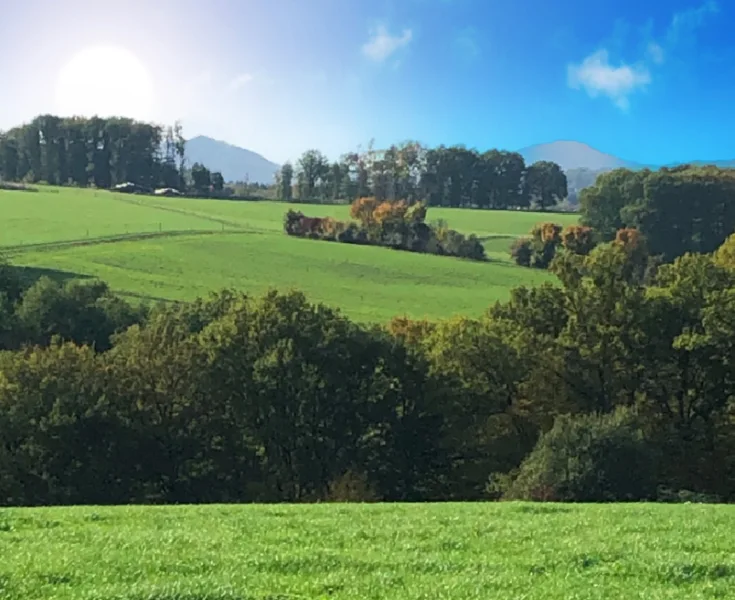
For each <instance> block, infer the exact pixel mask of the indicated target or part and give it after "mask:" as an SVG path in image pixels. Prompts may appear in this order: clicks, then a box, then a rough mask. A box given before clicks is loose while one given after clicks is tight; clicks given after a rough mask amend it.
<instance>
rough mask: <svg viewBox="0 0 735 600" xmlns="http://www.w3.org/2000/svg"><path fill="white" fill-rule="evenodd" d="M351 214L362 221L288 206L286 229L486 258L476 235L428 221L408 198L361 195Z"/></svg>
mask: <svg viewBox="0 0 735 600" xmlns="http://www.w3.org/2000/svg"><path fill="white" fill-rule="evenodd" d="M350 214H351V216H352V218H353V219H355V220H357V221H359V222H357V223H356V222H352V223H347V222H341V221H336V220H334V219H333V218H331V217H325V218H318V217H307V216H305V215H304V214H303V213H301V212H296V211H293V210H289V211H288V212H287V213H286V215H285V216H284V220H283V229H284V231H285V232H286V233H287V234H288V235H293V236H297V237H306V238H310V239H317V240H326V241H337V242H343V243H346V244H369V245H373V246H384V247H388V248H393V249H396V250H407V251H410V252H423V253H430V254H442V255H446V256H457V257H459V258H469V259H471V260H480V261H481V260H485V247H484V246H483V245H482V242H480V240H479V239H478V238H477V237H475V236H474V235H470V236H464V235H462V234H461V233H459V232H458V231H454V230H453V229H449V228H448V227H447V226H446V223H439V224H437V225H435V226H429V225H427V224H426V223H425V222H424V220H425V219H426V207H425V206H424V205H423V204H414V205H412V206H409V205H408V204H407V203H406V202H405V201H398V202H388V201H386V202H382V203H378V202H377V201H376V200H375V198H361V199H359V200H356V201H355V202H353V204H352V208H351V212H350Z"/></svg>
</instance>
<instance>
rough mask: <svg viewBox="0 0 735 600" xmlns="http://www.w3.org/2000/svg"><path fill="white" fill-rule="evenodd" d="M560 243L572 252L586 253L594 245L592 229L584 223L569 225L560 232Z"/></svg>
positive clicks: (590, 250)
mask: <svg viewBox="0 0 735 600" xmlns="http://www.w3.org/2000/svg"><path fill="white" fill-rule="evenodd" d="M561 244H562V246H564V248H566V249H567V250H569V251H570V252H574V254H582V255H587V254H589V253H590V252H592V249H593V248H594V247H595V236H594V231H593V230H592V228H591V227H585V226H584V225H569V227H567V228H566V229H564V231H562V233H561Z"/></svg>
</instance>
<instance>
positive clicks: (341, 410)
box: [0, 235, 735, 505]
mask: <svg viewBox="0 0 735 600" xmlns="http://www.w3.org/2000/svg"><path fill="white" fill-rule="evenodd" d="M643 248H645V244H640V243H637V242H636V243H632V242H631V240H628V239H626V238H619V239H617V240H616V241H613V242H607V243H602V244H600V245H598V246H597V247H596V248H594V249H593V250H592V251H591V252H590V253H589V254H587V255H581V254H577V253H574V252H571V251H567V250H566V249H565V248H561V249H560V250H559V251H558V252H557V254H556V256H555V258H554V259H553V261H552V264H551V266H550V269H551V270H552V272H553V273H554V274H555V275H556V277H557V281H556V282H555V283H547V284H544V285H541V286H538V287H519V288H517V289H515V290H513V291H512V293H511V296H510V299H509V300H508V301H506V302H499V303H496V304H495V305H493V306H491V307H489V309H488V311H487V312H486V314H484V315H482V316H479V317H477V318H454V319H448V320H443V321H438V322H428V321H422V320H412V319H409V318H396V319H394V320H393V321H392V322H390V323H389V324H387V325H384V326H378V325H363V324H357V323H354V322H352V321H350V320H349V319H348V318H346V317H345V316H344V315H342V314H341V313H340V312H339V311H338V310H334V309H332V308H329V307H326V306H323V305H320V304H314V303H311V302H309V301H308V300H307V299H306V298H305V297H304V296H303V295H302V294H300V293H298V292H292V293H287V294H282V293H277V292H270V293H267V294H265V295H264V296H261V297H251V296H248V295H245V294H241V293H236V292H232V291H222V292H220V293H218V294H214V295H212V296H211V297H210V298H208V299H202V300H198V301H196V302H194V303H191V304H184V305H161V306H153V307H149V308H144V309H138V308H133V307H131V306H130V305H128V304H127V303H126V302H124V301H123V300H120V299H118V298H116V297H114V296H113V295H112V294H110V292H109V290H108V289H107V287H106V286H104V284H100V283H96V282H86V281H82V282H79V281H71V282H65V283H59V282H54V281H51V280H49V279H40V280H38V281H35V282H32V281H27V280H26V279H24V278H23V277H21V275H22V273H19V270H18V269H16V268H13V267H8V266H5V267H3V268H2V269H0V286H1V288H0V289H2V293H1V294H0V344H2V348H3V349H4V350H3V351H2V352H0V411H1V412H0V414H2V419H0V503H1V504H5V505H18V504H28V505H39V504H82V503H83V504H108V503H116V504H119V503H128V502H139V503H158V502H255V501H259V502H280V501H295V502H306V501H320V500H321V501H328V500H393V501H401V500H417V501H420V500H477V499H497V498H526V499H534V500H584V501H602V500H639V499H651V500H657V499H658V500H671V499H677V498H689V499H692V498H695V499H696V498H701V499H710V500H716V499H720V500H734V499H735V367H734V366H733V362H732V359H733V356H735V346H734V344H735V321H733V318H732V317H733V315H735V235H732V236H731V237H730V238H729V239H728V240H727V241H726V242H725V243H724V244H723V245H722V246H721V247H720V248H719V249H718V250H717V251H716V252H714V253H708V254H702V253H687V254H685V255H683V256H681V257H679V258H677V259H676V260H674V261H673V262H671V263H669V264H665V265H662V266H660V267H659V269H658V270H657V271H656V273H655V275H653V276H652V277H650V278H646V276H645V273H644V268H643V266H644V265H645V264H646V256H645V254H644V253H643V251H642V249H643Z"/></svg>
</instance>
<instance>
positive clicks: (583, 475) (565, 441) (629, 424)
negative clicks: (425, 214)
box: [507, 411, 656, 502]
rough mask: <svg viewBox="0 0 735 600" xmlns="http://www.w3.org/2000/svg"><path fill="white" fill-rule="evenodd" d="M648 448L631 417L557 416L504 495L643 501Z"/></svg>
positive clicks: (649, 469)
mask: <svg viewBox="0 0 735 600" xmlns="http://www.w3.org/2000/svg"><path fill="white" fill-rule="evenodd" d="M655 494H656V473H655V465H654V464H653V460H652V451H651V448H650V447H649V445H647V444H646V441H645V439H644V436H643V432H642V431H641V429H640V428H639V427H638V426H637V425H636V423H635V419H634V418H633V416H632V415H630V414H629V413H628V412H625V411H618V412H616V413H614V414H611V415H579V416H575V417H572V416H567V415H565V416H560V417H558V418H557V419H556V421H555V422H554V426H553V427H552V429H551V430H550V431H548V432H547V433H546V434H544V435H543V436H542V437H541V438H540V439H539V442H538V444H537V445H536V447H535V448H534V450H533V452H531V453H530V454H529V456H528V457H527V458H526V459H525V460H524V461H523V464H522V465H521V467H520V470H519V474H518V477H517V478H516V479H515V481H514V482H513V483H512V485H511V487H510V490H509V491H508V494H507V496H508V497H509V498H516V499H524V500H543V501H553V502H559V501H566V502H569V501H572V502H614V501H631V500H649V499H652V498H654V497H655Z"/></svg>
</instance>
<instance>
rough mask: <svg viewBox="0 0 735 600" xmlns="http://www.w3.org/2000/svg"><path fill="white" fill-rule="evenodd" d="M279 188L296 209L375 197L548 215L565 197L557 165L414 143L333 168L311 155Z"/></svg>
mask: <svg viewBox="0 0 735 600" xmlns="http://www.w3.org/2000/svg"><path fill="white" fill-rule="evenodd" d="M294 176H295V182H294ZM294 183H295V185H294ZM277 187H278V193H279V197H280V198H282V199H284V200H290V199H291V198H293V197H294V190H295V192H296V194H295V196H296V197H297V198H298V200H299V201H301V202H338V201H347V202H352V201H354V200H356V199H359V198H365V197H374V198H376V199H377V200H378V201H379V202H383V201H386V200H388V201H395V200H399V199H405V200H407V201H408V202H409V203H414V202H417V201H423V202H426V203H427V204H428V205H429V206H449V207H456V208H460V207H472V208H492V209H507V208H531V207H533V208H537V209H539V210H547V209H549V208H552V207H553V206H555V205H556V204H557V203H559V202H560V201H562V200H564V199H565V198H566V196H567V180H566V176H565V174H564V172H563V171H562V170H561V168H560V167H559V165H557V164H555V163H552V162H546V161H542V162H537V163H535V164H532V165H526V164H525V162H524V160H523V157H522V156H521V155H520V154H518V153H516V152H505V151H499V150H489V151H487V152H479V151H477V150H474V149H467V148H464V147H462V146H452V147H445V146H439V147H438V148H425V147H424V146H422V145H421V144H419V143H418V142H405V143H403V144H398V145H393V146H391V147H390V148H388V149H387V150H383V151H377V150H374V149H373V148H372V146H371V147H370V148H368V150H366V151H365V152H354V153H350V154H346V155H344V156H343V157H342V158H341V160H339V161H337V162H335V163H331V164H330V162H329V161H328V160H327V158H326V157H325V156H324V155H323V154H322V153H321V152H319V151H318V150H308V151H307V152H305V153H304V154H303V156H302V157H301V158H300V159H299V160H298V162H297V163H296V165H291V164H290V163H289V164H286V165H284V166H283V168H282V170H281V173H280V174H279V176H278V186H277Z"/></svg>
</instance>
